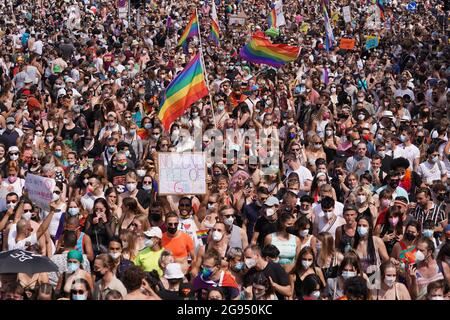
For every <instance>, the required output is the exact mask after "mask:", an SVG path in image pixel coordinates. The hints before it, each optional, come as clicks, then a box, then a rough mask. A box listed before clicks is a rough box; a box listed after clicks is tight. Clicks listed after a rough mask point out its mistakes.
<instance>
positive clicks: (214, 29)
mask: <svg viewBox="0 0 450 320" xmlns="http://www.w3.org/2000/svg"><path fill="white" fill-rule="evenodd" d="M209 38H210V39H211V40H212V41H214V43H215V44H216V45H217V46H218V45H219V44H220V41H219V38H220V32H219V18H218V17H217V11H216V4H215V3H214V1H213V2H212V8H211V34H210V36H209Z"/></svg>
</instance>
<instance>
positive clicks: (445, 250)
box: [436, 241, 450, 262]
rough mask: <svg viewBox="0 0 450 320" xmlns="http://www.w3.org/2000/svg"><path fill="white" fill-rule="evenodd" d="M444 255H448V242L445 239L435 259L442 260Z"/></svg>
mask: <svg viewBox="0 0 450 320" xmlns="http://www.w3.org/2000/svg"><path fill="white" fill-rule="evenodd" d="M445 257H450V242H449V241H446V242H444V244H443V245H442V247H441V250H439V253H438V255H437V258H436V260H437V261H441V262H444V260H445Z"/></svg>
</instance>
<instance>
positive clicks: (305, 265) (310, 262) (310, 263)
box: [302, 260, 312, 269]
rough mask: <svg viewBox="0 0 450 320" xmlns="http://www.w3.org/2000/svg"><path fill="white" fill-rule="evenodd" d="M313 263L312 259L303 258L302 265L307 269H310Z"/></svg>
mask: <svg viewBox="0 0 450 320" xmlns="http://www.w3.org/2000/svg"><path fill="white" fill-rule="evenodd" d="M311 265H312V261H307V260H302V266H303V268H305V269H308V268H309V267H310V266H311Z"/></svg>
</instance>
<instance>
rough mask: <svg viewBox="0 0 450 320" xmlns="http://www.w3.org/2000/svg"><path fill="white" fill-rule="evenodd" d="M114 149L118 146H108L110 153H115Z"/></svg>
mask: <svg viewBox="0 0 450 320" xmlns="http://www.w3.org/2000/svg"><path fill="white" fill-rule="evenodd" d="M114 151H116V147H108V152H109V153H110V154H113V153H114Z"/></svg>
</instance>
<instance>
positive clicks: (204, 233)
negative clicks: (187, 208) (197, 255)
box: [197, 229, 208, 239]
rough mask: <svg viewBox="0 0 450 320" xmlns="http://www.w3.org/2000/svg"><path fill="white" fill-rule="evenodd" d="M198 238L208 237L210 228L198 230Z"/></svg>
mask: <svg viewBox="0 0 450 320" xmlns="http://www.w3.org/2000/svg"><path fill="white" fill-rule="evenodd" d="M197 238H198V239H206V238H208V229H204V230H198V231H197Z"/></svg>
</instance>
